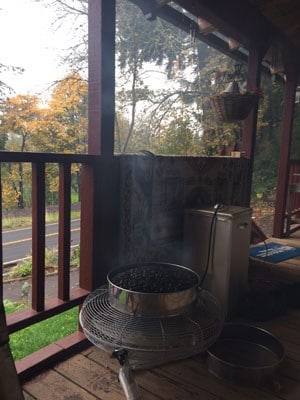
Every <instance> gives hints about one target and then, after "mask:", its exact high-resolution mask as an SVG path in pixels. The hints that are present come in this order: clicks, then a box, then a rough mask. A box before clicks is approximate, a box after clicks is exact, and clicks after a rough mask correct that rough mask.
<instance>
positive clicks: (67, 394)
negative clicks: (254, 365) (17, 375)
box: [24, 310, 300, 400]
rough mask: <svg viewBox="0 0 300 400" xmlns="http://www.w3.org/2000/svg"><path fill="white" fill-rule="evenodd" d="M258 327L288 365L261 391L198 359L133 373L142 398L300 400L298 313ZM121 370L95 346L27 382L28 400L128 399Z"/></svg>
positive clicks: (202, 356)
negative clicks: (281, 347) (267, 333)
mask: <svg viewBox="0 0 300 400" xmlns="http://www.w3.org/2000/svg"><path fill="white" fill-rule="evenodd" d="M256 325H258V326H261V327H263V328H265V329H267V330H268V331H270V332H271V333H273V334H275V335H276V336H277V337H278V339H279V340H280V341H281V342H282V343H283V345H284V347H285V350H286V357H285V360H284V362H283V364H282V366H281V368H280V370H279V371H278V373H276V375H275V376H274V379H273V381H272V382H270V383H268V384H266V385H263V386H260V387H246V386H242V385H236V384H232V383H228V382H225V381H223V380H221V379H218V378H216V377H214V376H213V375H212V374H210V373H209V372H208V370H207V367H206V362H205V355H198V356H195V357H192V358H189V359H185V360H180V361H174V362H171V363H168V364H164V365H161V366H157V367H155V368H152V369H150V370H145V371H134V375H135V379H136V381H137V383H138V384H139V386H140V388H141V392H142V395H143V399H145V400H189V399H191V400H192V399H201V400H202V399H203V400H217V399H218V400H221V399H222V400H253V399H259V400H278V399H282V400H299V399H300V335H299V330H300V311H299V310H291V311H290V312H289V313H288V314H287V315H283V316H281V317H278V318H276V319H274V320H272V321H267V322H260V323H256ZM119 368H120V366H119V363H118V362H117V360H116V359H114V358H112V357H111V356H110V355H109V354H108V353H106V352H104V351H102V350H101V349H98V348H96V347H94V346H92V347H90V348H89V349H87V350H85V351H83V352H81V353H80V354H77V355H75V356H73V357H71V358H69V359H68V360H66V361H63V362H62V363H60V364H58V365H56V366H55V367H54V368H52V369H50V370H49V371H47V372H46V373H42V374H40V375H39V376H37V377H36V378H34V379H32V380H31V381H29V382H27V383H25V385H24V390H25V392H26V393H27V394H28V395H30V396H32V397H27V398H26V400H32V399H36V400H48V399H49V400H50V399H51V400H52V399H53V400H55V399H61V400H65V399H76V400H77V399H78V400H79V399H82V400H89V399H98V400H99V399H101V400H108V399H110V400H119V399H120V400H121V399H125V396H124V394H123V392H122V389H121V386H120V384H119V382H118V379H117V373H118V371H119ZM45 393H46V395H45ZM72 396H73V397H72ZM76 396H77V397H76Z"/></svg>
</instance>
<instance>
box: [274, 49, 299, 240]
mask: <svg viewBox="0 0 300 400" xmlns="http://www.w3.org/2000/svg"><path fill="white" fill-rule="evenodd" d="M285 60H286V66H285V67H286V79H287V81H286V85H285V96H284V108H283V117H282V125H281V143H280V152H279V167H278V174H277V186H276V188H277V189H276V201H275V215H274V226H273V236H274V237H278V238H279V237H282V236H284V222H285V210H286V201H287V190H288V181H289V179H288V178H289V163H290V154H291V143H292V133H293V121H294V111H295V94H296V89H297V78H298V77H297V73H296V67H295V64H294V63H293V59H292V58H291V54H290V53H289V54H286V56H285Z"/></svg>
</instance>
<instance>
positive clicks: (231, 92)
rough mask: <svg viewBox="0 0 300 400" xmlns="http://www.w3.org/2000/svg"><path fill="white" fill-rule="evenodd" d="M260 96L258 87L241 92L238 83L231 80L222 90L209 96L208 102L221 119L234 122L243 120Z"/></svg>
mask: <svg viewBox="0 0 300 400" xmlns="http://www.w3.org/2000/svg"><path fill="white" fill-rule="evenodd" d="M260 97H262V95H261V91H260V90H259V89H256V90H254V91H251V92H250V91H245V92H242V91H241V90H240V85H239V83H238V82H237V81H232V82H230V83H229V84H228V86H227V88H226V89H225V90H224V92H222V93H220V94H217V95H214V96H211V97H210V103H211V105H212V108H213V109H214V112H215V114H216V115H217V117H218V118H219V119H220V120H221V121H223V122H234V121H242V120H244V119H245V118H246V117H247V116H248V114H249V112H250V111H251V110H252V108H253V107H254V105H255V103H256V102H257V101H258V99H259V98H260Z"/></svg>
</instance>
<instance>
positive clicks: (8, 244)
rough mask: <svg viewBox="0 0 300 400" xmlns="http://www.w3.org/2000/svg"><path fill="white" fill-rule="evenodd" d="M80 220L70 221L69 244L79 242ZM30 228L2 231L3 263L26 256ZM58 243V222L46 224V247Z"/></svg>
mask: <svg viewBox="0 0 300 400" xmlns="http://www.w3.org/2000/svg"><path fill="white" fill-rule="evenodd" d="M79 226H80V220H79V219H74V220H72V222H71V244H72V245H76V244H78V243H79V237H80V232H79ZM31 238H32V232H31V228H22V229H16V230H11V231H4V232H3V259H4V263H8V262H13V261H16V260H20V259H22V258H24V257H28V256H29V255H30V252H31V247H32V244H31V243H32V239H31ZM57 244H58V224H57V223H53V224H47V225H46V247H48V248H53V247H57Z"/></svg>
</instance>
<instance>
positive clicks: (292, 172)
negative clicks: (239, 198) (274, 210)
mask: <svg viewBox="0 0 300 400" xmlns="http://www.w3.org/2000/svg"><path fill="white" fill-rule="evenodd" d="M299 229H300V160H291V161H290V169H289V181H288V192H287V202H286V236H289V235H290V234H292V233H294V232H296V231H298V230H299Z"/></svg>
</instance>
